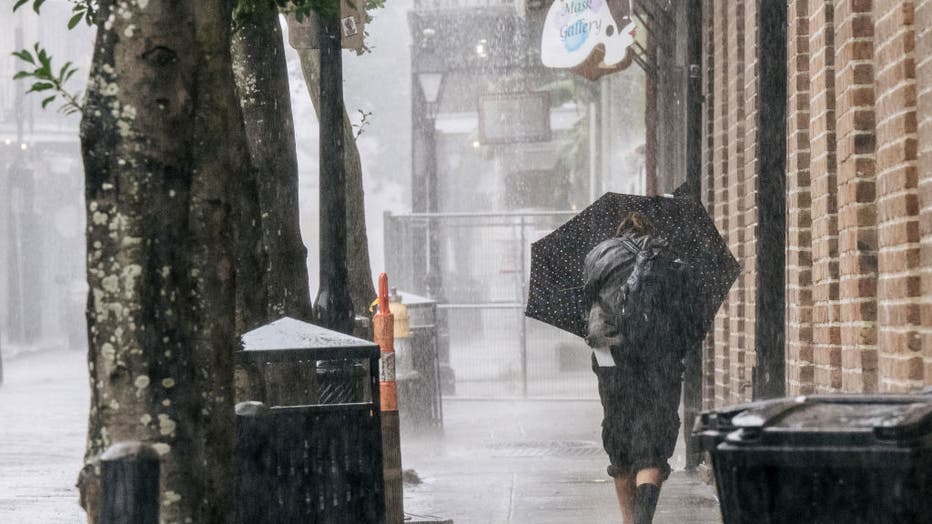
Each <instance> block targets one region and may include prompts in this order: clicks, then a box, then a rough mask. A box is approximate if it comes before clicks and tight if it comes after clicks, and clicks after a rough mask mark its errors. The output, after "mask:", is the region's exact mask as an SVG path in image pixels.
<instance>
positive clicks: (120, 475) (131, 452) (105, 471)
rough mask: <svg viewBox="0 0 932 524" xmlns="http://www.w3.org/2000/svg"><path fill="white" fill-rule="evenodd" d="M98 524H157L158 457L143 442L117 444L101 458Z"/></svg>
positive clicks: (150, 447) (108, 449)
mask: <svg viewBox="0 0 932 524" xmlns="http://www.w3.org/2000/svg"><path fill="white" fill-rule="evenodd" d="M100 486H101V503H100V517H99V520H98V522H99V524H158V522H159V454H158V452H156V451H155V449H154V448H153V447H152V446H150V445H148V444H144V443H142V442H136V441H128V442H118V443H116V444H114V445H112V446H110V447H109V448H107V451H105V452H104V454H103V455H102V456H101V457H100Z"/></svg>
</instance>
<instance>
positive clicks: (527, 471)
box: [0, 351, 720, 524]
mask: <svg viewBox="0 0 932 524" xmlns="http://www.w3.org/2000/svg"><path fill="white" fill-rule="evenodd" d="M5 364H6V366H5V371H6V382H5V384H4V385H3V386H2V387H0V523H7V522H10V523H33V522H36V523H40V522H41V523H43V524H56V523H69V524H70V523H80V522H83V521H84V513H83V511H81V509H80V508H79V507H78V494H77V490H76V489H75V487H74V482H75V478H76V475H77V472H78V470H79V469H80V467H81V456H82V454H83V452H84V438H85V425H86V423H87V418H86V417H87V408H88V389H87V367H86V363H85V361H84V353H83V352H78V351H51V352H42V353H35V354H29V355H22V356H20V357H19V358H14V359H10V360H9V361H6V362H5ZM600 419H601V408H600V406H599V404H598V402H595V401H572V402H571V401H549V402H543V401H528V402H506V401H482V400H477V401H466V400H447V401H446V402H445V403H444V422H445V425H446V430H445V434H444V436H443V437H442V438H437V437H431V436H428V435H415V434H410V433H403V434H402V441H403V449H402V452H403V461H404V467H405V468H406V469H407V468H413V469H415V470H416V471H417V473H418V474H419V475H420V477H421V479H422V480H423V483H422V484H420V485H417V486H413V485H410V484H408V485H406V489H405V509H406V510H407V513H409V514H412V515H417V516H418V520H428V517H430V516H434V517H442V518H445V519H454V522H455V523H456V524H464V523H481V524H505V523H534V524H538V523H539V524H546V523H560V524H563V523H568V524H581V523H586V524H589V523H595V524H598V523H610V522H613V523H618V522H620V521H621V516H620V511H619V510H618V508H617V505H616V502H615V496H614V492H613V488H612V485H611V482H610V479H609V478H608V477H607V476H606V475H605V466H606V464H607V460H606V458H605V455H604V453H603V452H602V450H601V447H600V445H599V438H600V437H599V421H600ZM674 458H676V457H674ZM672 465H673V467H674V469H680V470H682V465H683V464H682V459H680V460H674V462H673V464H672ZM654 521H655V522H656V523H657V524H673V523H685V524H690V523H695V524H706V523H718V522H720V521H719V519H718V509H717V505H716V502H715V499H714V497H713V490H712V489H711V488H710V487H708V486H706V485H704V484H702V483H701V482H699V481H697V480H695V479H692V478H690V477H689V476H687V475H686V474H685V473H683V472H682V471H675V472H674V473H673V475H672V476H671V478H670V481H669V482H668V483H667V484H666V486H665V488H664V490H663V492H662V494H661V497H660V505H659V507H658V510H657V517H656V518H655V520H654Z"/></svg>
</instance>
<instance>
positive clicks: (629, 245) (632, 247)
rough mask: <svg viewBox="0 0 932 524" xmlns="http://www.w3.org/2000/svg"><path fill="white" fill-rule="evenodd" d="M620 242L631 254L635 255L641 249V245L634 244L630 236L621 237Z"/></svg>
mask: <svg viewBox="0 0 932 524" xmlns="http://www.w3.org/2000/svg"><path fill="white" fill-rule="evenodd" d="M621 243H622V244H624V246H625V248H627V249H628V251H630V252H631V254H632V255H637V254H638V253H640V252H641V250H642V249H643V248H642V247H640V246H638V245H637V244H635V243H634V241H632V240H631V239H630V238H622V239H621Z"/></svg>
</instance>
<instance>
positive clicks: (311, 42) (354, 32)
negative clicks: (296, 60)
mask: <svg viewBox="0 0 932 524" xmlns="http://www.w3.org/2000/svg"><path fill="white" fill-rule="evenodd" d="M285 21H286V22H288V43H289V44H291V47H293V48H295V49H317V30H316V28H315V26H314V25H313V24H312V23H311V21H310V20H309V19H308V18H305V19H304V21H303V22H298V20H297V19H296V18H295V16H294V13H288V14H287V15H285ZM365 21H366V11H365V9H363V7H362V2H361V1H355V2H350V1H349V0H341V2H340V33H341V36H342V42H343V49H362V47H363V44H364V42H363V37H364V35H365V32H364V29H365Z"/></svg>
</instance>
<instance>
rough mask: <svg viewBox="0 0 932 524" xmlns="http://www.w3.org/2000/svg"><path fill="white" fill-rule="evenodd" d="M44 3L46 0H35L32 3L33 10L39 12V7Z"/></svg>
mask: <svg viewBox="0 0 932 524" xmlns="http://www.w3.org/2000/svg"><path fill="white" fill-rule="evenodd" d="M44 3H45V0H35V2H33V3H32V10H33V11H35V12H36V14H39V8H40V7H42V4H44Z"/></svg>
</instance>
